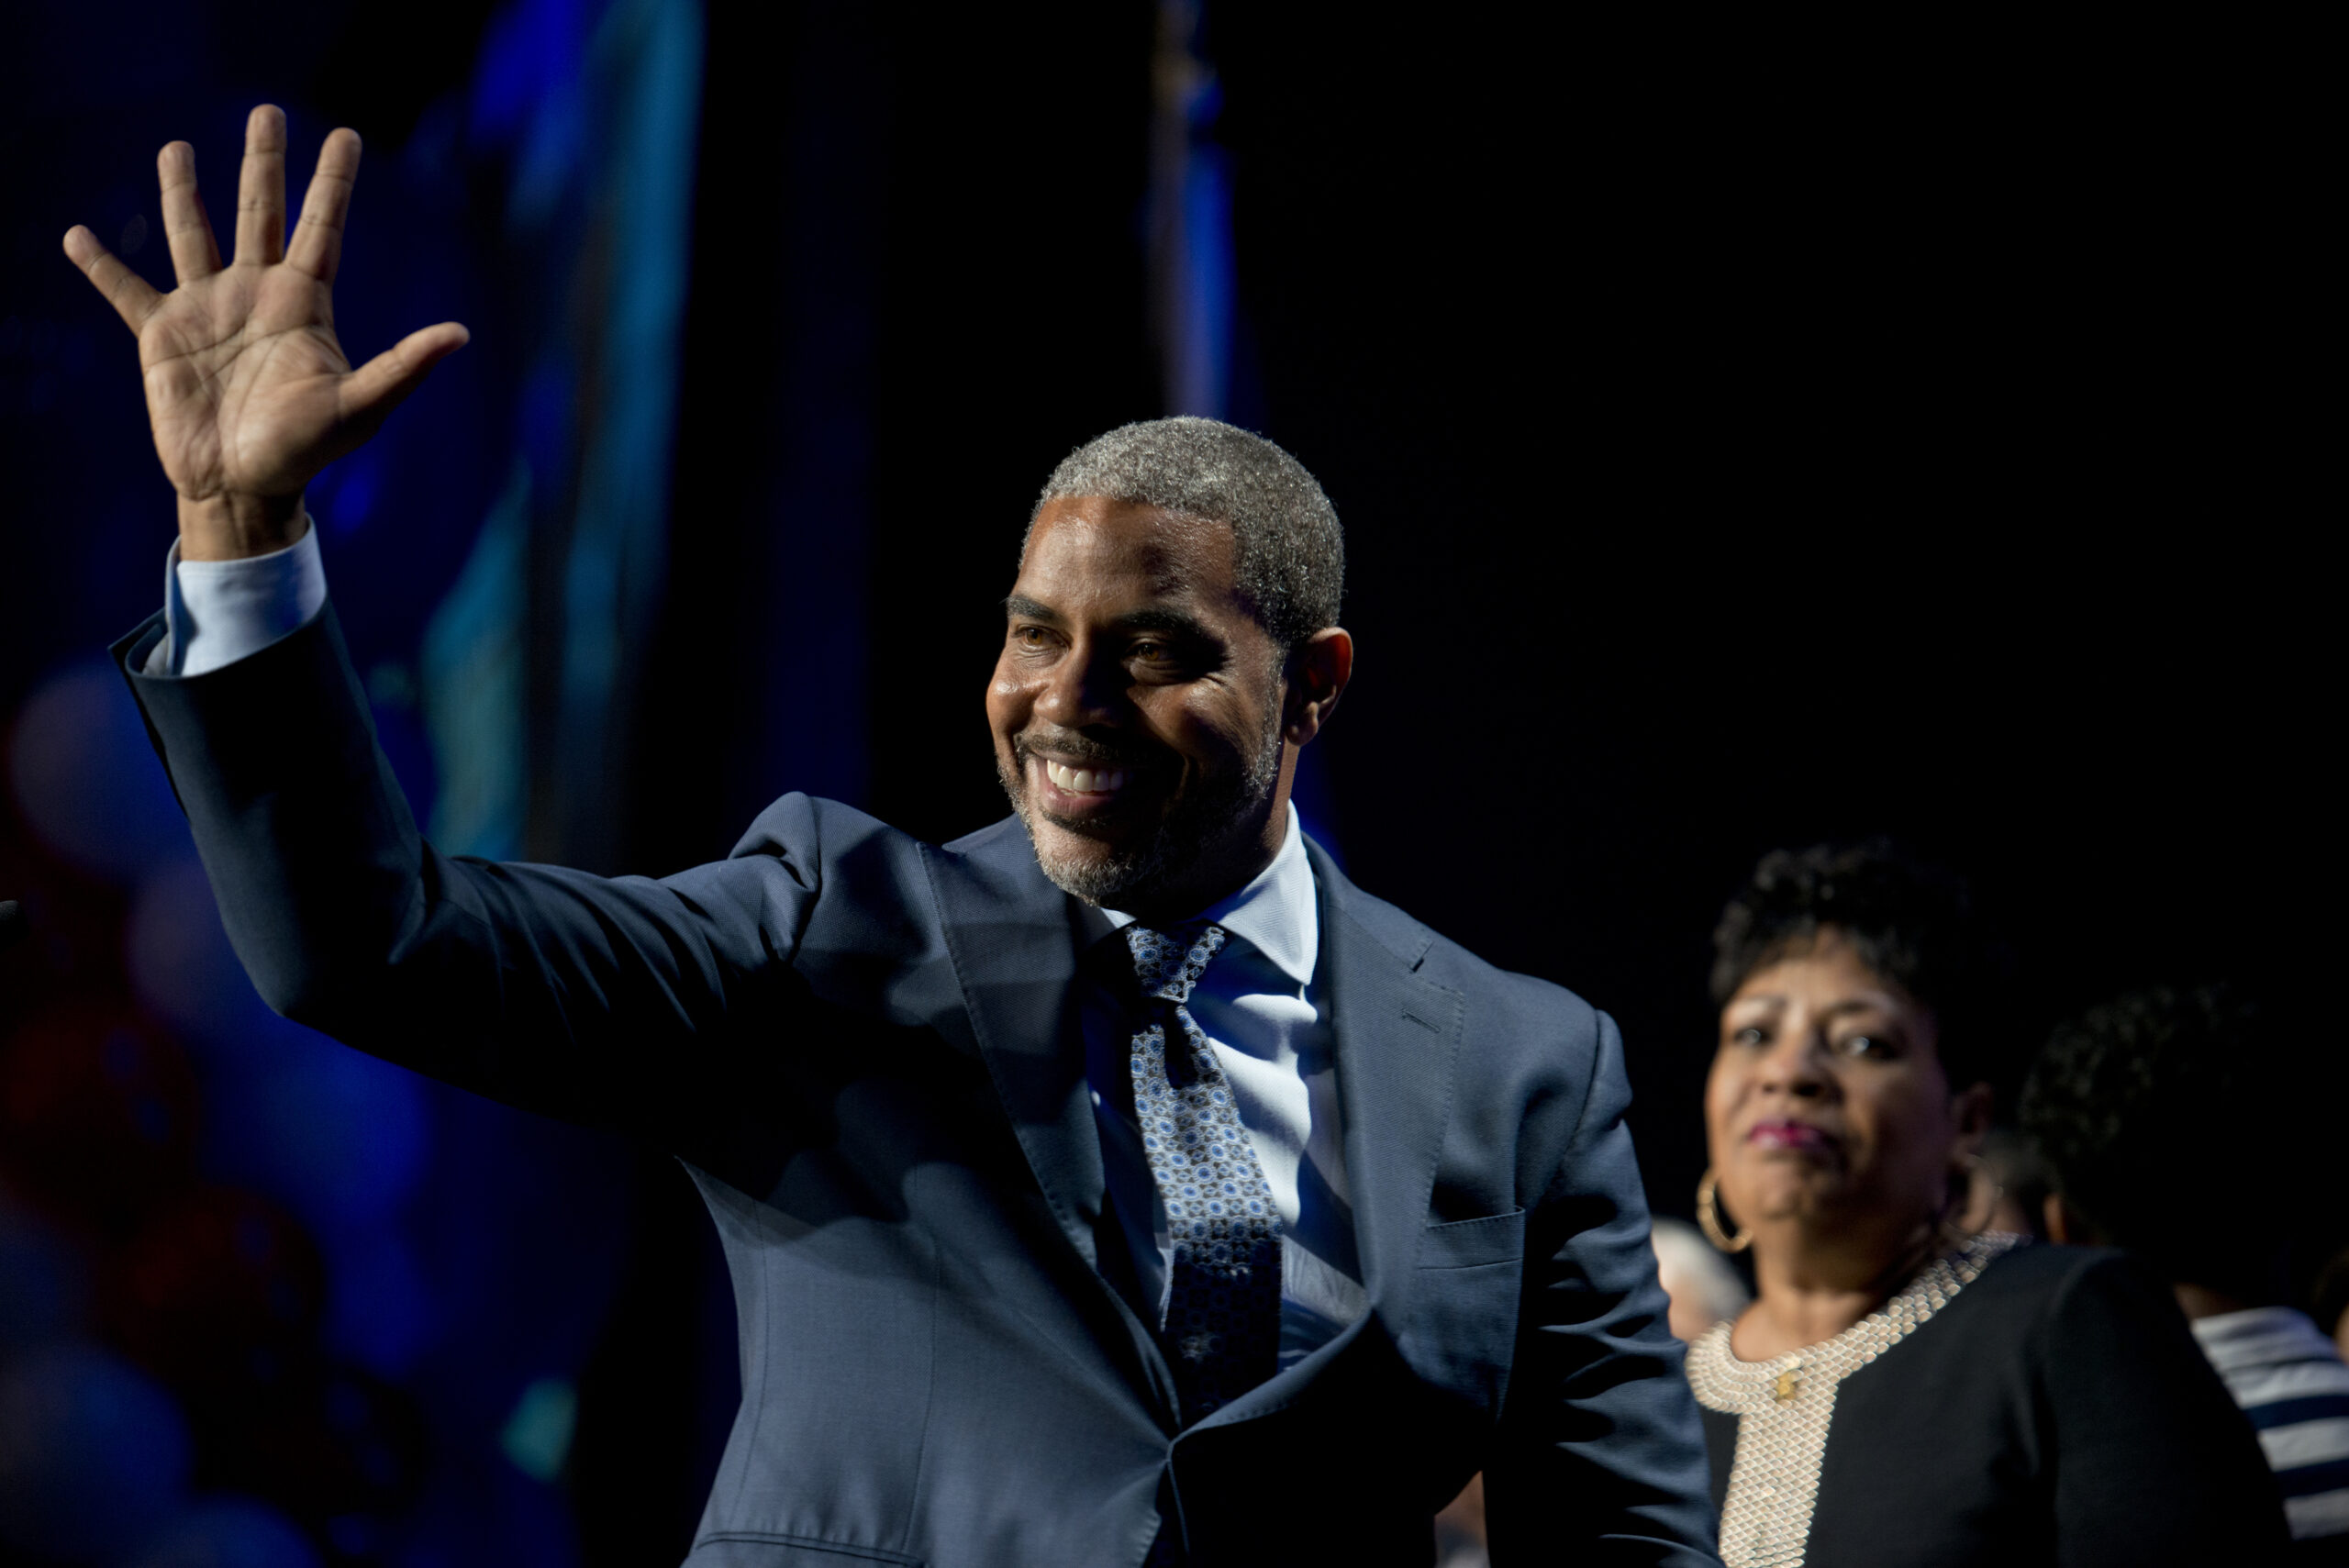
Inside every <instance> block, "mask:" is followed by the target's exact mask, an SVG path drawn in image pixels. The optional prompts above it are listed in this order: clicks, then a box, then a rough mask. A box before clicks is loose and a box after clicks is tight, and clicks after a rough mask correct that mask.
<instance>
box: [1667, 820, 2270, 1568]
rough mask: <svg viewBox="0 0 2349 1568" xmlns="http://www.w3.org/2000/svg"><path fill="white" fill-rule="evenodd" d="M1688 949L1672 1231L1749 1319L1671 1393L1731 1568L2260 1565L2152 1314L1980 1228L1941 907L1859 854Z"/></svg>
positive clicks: (1751, 895)
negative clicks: (1690, 1157) (1690, 1128)
mask: <svg viewBox="0 0 2349 1568" xmlns="http://www.w3.org/2000/svg"><path fill="white" fill-rule="evenodd" d="M1715 949H1716V953H1717V962H1716V963H1715V967H1714V971H1713V990H1714V1000H1715V1002H1716V1003H1717V1005H1718V1006H1719V1008H1720V1041H1719V1045H1718V1048H1717V1051H1716V1053H1715V1055H1714V1059H1713V1066H1712V1071H1711V1073H1710V1075H1709V1079H1708V1082H1707V1087H1706V1101H1705V1118H1706V1135H1707V1143H1708V1148H1709V1152H1710V1156H1711V1161H1712V1163H1711V1168H1710V1169H1709V1170H1708V1171H1707V1173H1706V1174H1705V1179H1704V1181H1703V1183H1702V1184H1700V1186H1699V1189H1698V1218H1699V1219H1700V1221H1701V1222H1702V1223H1703V1225H1704V1227H1705V1229H1706V1231H1707V1233H1708V1235H1709V1237H1710V1238H1711V1239H1712V1240H1713V1241H1714V1243H1715V1244H1716V1245H1717V1246H1720V1247H1722V1248H1724V1249H1726V1250H1728V1251H1751V1253H1752V1255H1753V1273H1754V1284H1755V1287H1756V1294H1755V1298H1754V1301H1753V1305H1752V1306H1751V1307H1747V1308H1746V1309H1745V1311H1744V1312H1743V1313H1742V1314H1740V1315H1739V1316H1738V1317H1737V1318H1735V1319H1734V1320H1733V1321H1731V1322H1729V1323H1724V1324H1722V1325H1720V1326H1719V1327H1717V1328H1715V1329H1710V1330H1709V1331H1708V1332H1706V1333H1705V1334H1703V1335H1700V1336H1699V1337H1698V1340H1696V1342H1695V1343H1694V1344H1693V1345H1692V1346H1691V1347H1690V1349H1689V1355H1688V1373H1689V1380H1690V1382H1691V1383H1692V1384H1693V1385H1695V1388H1696V1392H1697V1398H1698V1405H1699V1406H1700V1407H1702V1413H1703V1417H1704V1421H1705V1431H1706V1438H1707V1440H1708V1443H1709V1447H1710V1449H1711V1452H1712V1464H1713V1492H1714V1497H1715V1500H1716V1502H1717V1503H1719V1504H1720V1507H1721V1518H1720V1542H1721V1555H1722V1557H1723V1559H1724V1560H1725V1561H1726V1562H1728V1563H1729V1564H1730V1568H1747V1565H1751V1568H1763V1565H1776V1564H1794V1563H1802V1564H1806V1565H1808V1568H1840V1565H1842V1564H1851V1565H1854V1568H1887V1565H1896V1564H1934V1565H1944V1564H1945V1565H1950V1568H1956V1565H1959V1564H1976V1563H1981V1564H1991V1563H1995V1564H1998V1565H1999V1568H2019V1565H2021V1564H2041V1563H2045V1564H2061V1565H2064V1568H2088V1565H2099V1568H2102V1565H2106V1564H2110V1565H2111V1568H2121V1565H2123V1564H2127V1565H2129V1568H2145V1565H2147V1564H2159V1563H2180V1564H2184V1563H2195V1564H2214V1563H2227V1564H2249V1563H2259V1562H2269V1561H2272V1560H2274V1559H2276V1558H2277V1555H2278V1554H2279V1553H2280V1552H2281V1551H2282V1550H2283V1548H2284V1543H2285V1539H2286V1537H2285V1530H2284V1524H2283V1514H2282V1509H2281V1507H2280V1506H2279V1504H2278V1502H2277V1494H2276V1490H2275V1487H2274V1485H2273V1484H2272V1483H2271V1482H2270V1481H2269V1479H2268V1476H2267V1473H2266V1464H2265V1462H2263V1460H2262V1458H2261V1455H2260V1450H2259V1446H2258V1443H2257V1441H2256V1440H2254V1436H2253V1434H2252V1431H2251V1429H2250V1427H2249V1425H2248V1424H2247V1423H2246V1422H2244V1421H2243V1418H2242V1417H2241V1416H2240V1414H2239V1413H2237V1412H2236V1411H2235V1409H2234V1407H2233V1405H2232V1401H2231V1400H2229V1398H2228V1396H2227V1394H2226V1391H2225V1389H2224V1388H2222V1387H2221V1385H2220V1384H2219V1381H2218V1379H2217V1378H2216V1376H2215V1375H2214V1374H2213V1373H2211V1371H2210V1366H2209V1364H2208V1363H2207V1362H2205V1361H2204V1360H2203V1358H2202V1356H2201V1355H2200V1353H2199V1351H2197V1349H2196V1348H2195V1344H2194V1341H2193V1340H2192V1339H2191V1338H2190V1337H2189V1336H2188V1333H2187V1330H2186V1325H2185V1323H2184V1322H2183V1320H2182V1319H2181V1318H2180V1317H2179V1315H2178V1312H2177V1309H2176V1306H2175V1304H2174V1303H2173V1302H2172V1301H2171V1300H2170V1298H2169V1296H2168V1293H2167V1292H2166V1291H2165V1290H2164V1289H2162V1288H2161V1286H2160V1285H2159V1284H2158V1283H2157V1282H2155V1281H2154V1280H2152V1279H2150V1278H2148V1277H2147V1276H2145V1275H2144V1274H2143V1273H2141V1272H2140V1271H2139V1270H2138V1269H2137V1268H2136V1267H2135V1266H2134V1265H2132V1263H2130V1262H2128V1261H2127V1260H2126V1259H2125V1258H2124V1257H2123V1256H2121V1254H2119V1253H2115V1252H2110V1251H2096V1250H2090V1249H2085V1248H2073V1247H2054V1246H2031V1245H2025V1244H2023V1241H2022V1239H2021V1237H2018V1236H2015V1235H2011V1234H2008V1233H2002V1232H1996V1231H1989V1230H1987V1229H1984V1228H1983V1227H1984V1226H1985V1224H1986V1222H1987V1217H1988V1215H1989V1213H1990V1212H1991V1210H1992V1207H1993V1206H1994V1205H1995V1203H1996V1200H1997V1194H1996V1191H1995V1189H1994V1188H1992V1187H1991V1185H1990V1184H1988V1183H1987V1181H1983V1180H1977V1179H1976V1174H1975V1173H1976V1172H1977V1171H1978V1170H1979V1169H1980V1166H1981V1161H1980V1158H1979V1153H1978V1151H1979V1148H1980V1145H1981V1142H1982V1140H1983V1137H1984V1135H1985V1133H1986V1132H1987V1130H1988V1128H1989V1122H1990V1110H1991V1090H1990V1087H1989V1084H1988V1083H1987V1079H1988V1077H1989V1073H1987V1068H1986V1060H1987V1055H1988V1052H1989V1049H1990V1047H1991V1044H1992V1042H1993V1040H1994V1039H1995V1030H1996V1025H1995V1023H1994V1021H1993V1018H1992V1017H1991V1016H1989V1015H1990V1013H1991V1009H1989V1008H1988V1007H1987V1006H1986V1004H1987V1000H1988V997H1987V992H1988V970H1989V967H1990V966H1989V964H1988V962H1987V957H1986V953H1987V949H1986V945H1985V943H1984V942H1983V941H1982V940H1981V939H1980V936H1979V934H1978V931H1977V929H1976V924H1975V922H1974V920H1973V918H1972V917H1971V913H1970V910H1969V908H1968V906H1967V900H1966V897H1965V889H1964V888H1963V887H1962V885H1960V884H1958V883H1957V882H1956V881H1955V880H1954V878H1951V877H1949V876H1948V875H1946V874H1944V873H1940V872H1938V871H1936V870H1934V869H1933V868H1931V867H1928V866H1925V865H1923V864H1920V862H1915V861H1913V860H1911V859H1909V858H1908V857H1906V856H1904V855H1902V854H1900V853H1899V852H1898V851H1895V850H1893V849H1892V848H1891V847H1889V846H1888V845H1886V844H1883V843H1881V842H1878V843H1872V844H1865V845H1860V846H1857V847H1845V848H1831V847H1821V848H1817V849H1811V850H1805V851H1777V852H1775V853H1773V854H1770V855H1768V856H1765V858H1764V859H1763V861H1762V862H1761V864H1760V865H1759V866H1758V867H1757V868H1756V869H1755V871H1754V873H1753V878H1752V880H1751V882H1750V883H1749V884H1748V885H1747V886H1746V887H1745V889H1744V890H1743V891H1742V892H1741V893H1740V894H1738V895H1737V896H1736V897H1735V898H1733V899H1731V902H1730V905H1729V907H1728V909H1727V911H1726V912H1725V913H1724V914H1723V916H1722V918H1721V923H1720V929H1719V930H1718V931H1717V932H1716V934H1715Z"/></svg>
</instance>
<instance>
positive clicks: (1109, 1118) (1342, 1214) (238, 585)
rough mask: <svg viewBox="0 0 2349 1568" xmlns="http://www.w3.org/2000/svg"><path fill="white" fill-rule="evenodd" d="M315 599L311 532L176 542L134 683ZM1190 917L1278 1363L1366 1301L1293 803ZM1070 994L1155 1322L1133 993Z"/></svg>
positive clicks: (1152, 1230)
mask: <svg viewBox="0 0 2349 1568" xmlns="http://www.w3.org/2000/svg"><path fill="white" fill-rule="evenodd" d="M326 602H327V580H326V569H325V566H324V564H323V562H321V560H320V558H319V554H318V536H317V529H316V528H307V529H306V530H305V531H304V533H303V535H302V537H301V538H300V539H297V540H295V542H294V543H293V544H291V545H289V546H287V547H286V548H285V549H284V550H276V551H273V552H272V553H271V554H268V555H256V556H250V557H248V558H246V559H245V560H242V561H182V560H181V559H180V555H179V546H178V545H177V544H176V543H174V544H173V546H172V549H171V553H170V555H169V556H168V557H167V558H166V565H165V570H164V580H163V620H164V628H165V629H164V636H163V639H162V640H161V642H159V643H157V644H156V646H155V650H154V651H153V652H152V653H150V654H149V655H148V659H147V664H146V668H145V673H147V674H150V675H201V674H205V673H208V672H210V671H213V670H217V669H219V668H221V667H222V666H224V665H228V664H233V663H235V662H237V661H238V660H239V659H243V658H246V657H249V656H250V655H251V654H254V653H258V652H260V651H262V649H264V648H267V647H268V646H269V645H270V644H272V643H273V642H275V641H277V640H278V639H280V638H283V637H285V636H288V635H289V634H291V633H293V632H295V631H297V630H299V629H300V628H302V627H304V626H306V625H307V624H309V622H310V620H311V619H312V617H316V616H317V613H318V611H319V610H320V609H322V608H323V607H325V605H326ZM1202 917H1203V918H1205V919H1208V920H1212V921H1214V922H1215V923H1216V924H1218V925H1219V926H1221V927H1222V928H1223V929H1224V930H1225V931H1227V932H1228V933H1230V940H1229V941H1228V942H1226V943H1225V945H1224V947H1223V949H1222V951H1219V953H1217V954H1216V957H1215V961H1214V962H1211V963H1209V964H1208V970H1207V973H1206V974H1205V975H1204V976H1203V977H1202V978H1201V979H1200V981H1199V983H1198V985H1197V988H1196V989H1195V990H1193V992H1192V993H1191V1000H1190V1010H1191V1016H1192V1017H1193V1018H1195V1019H1197V1022H1198V1025H1199V1028H1200V1029H1201V1030H1202V1031H1203V1032H1205V1034H1206V1035H1207V1037H1208V1045H1209V1046H1210V1047H1211V1048H1212V1049H1213V1050H1214V1051H1215V1054H1216V1060H1217V1061H1218V1062H1219V1063H1220V1064H1221V1065H1222V1067H1223V1072H1224V1076H1225V1077H1226V1078H1227V1079H1229V1080H1230V1084H1231V1090H1232V1094H1233V1096H1234V1097H1235V1098H1236V1099H1237V1100H1238V1102H1239V1110H1240V1119H1241V1123H1242V1125H1244V1126H1245V1127H1246V1128H1247V1129H1248V1136H1249V1140H1250V1142H1252V1144H1254V1145H1255V1149H1256V1158H1257V1160H1258V1162H1260V1163H1261V1164H1262V1165H1263V1166H1264V1178H1265V1180H1266V1181H1267V1182H1268V1183H1269V1184H1271V1186H1272V1190H1273V1206H1274V1207H1275V1209H1277V1210H1278V1211H1279V1214H1280V1218H1281V1341H1280V1343H1281V1350H1280V1358H1281V1364H1282V1365H1283V1366H1285V1367H1286V1366H1287V1365H1289V1364H1291V1363H1293V1362H1297V1361H1298V1360H1300V1359H1302V1358H1303V1357H1304V1356H1306V1355H1308V1354H1310V1353H1311V1352H1312V1351H1314V1350H1315V1349H1316V1348H1317V1347H1319V1346H1320V1345H1321V1344H1323V1343H1325V1342H1326V1341H1328V1340H1330V1339H1331V1338H1332V1337H1333V1336H1335V1335H1336V1334H1337V1332H1338V1331H1339V1330H1340V1329H1343V1328H1344V1327H1345V1326H1346V1325H1347V1324H1349V1323H1352V1322H1353V1320H1354V1319H1355V1318H1359V1317H1361V1316H1362V1314H1363V1312H1364V1309H1365V1306H1366V1302H1365V1298H1364V1292H1363V1286H1362V1265H1361V1262H1359V1260H1358V1258H1357V1256H1356V1253H1355V1251H1354V1228H1353V1207H1352V1206H1351V1204H1350V1203H1349V1201H1348V1199H1347V1196H1346V1165H1345V1156H1344V1152H1343V1151H1344V1143H1343V1140H1342V1137H1341V1125H1340V1121H1339V1106H1338V1081H1337V1076H1336V1073H1335V1070H1334V1063H1333V1062H1332V1059H1331V1045H1332V1036H1331V1034H1330V1006H1329V997H1328V996H1327V995H1323V994H1322V993H1321V991H1320V988H1319V987H1317V986H1316V985H1315V984H1313V970H1314V964H1315V962H1316V961H1317V959H1318V958H1319V953H1320V947H1321V922H1320V913H1319V900H1318V899H1317V897H1316V895H1315V886H1314V881H1313V866H1312V862H1309V861H1308V860H1307V859H1306V855H1305V833H1304V829H1303V828H1301V827H1299V825H1298V823H1297V808H1296V807H1295V806H1290V807H1289V811H1288V828H1287V831H1286V833H1285V834H1283V835H1282V839H1281V847H1280V851H1279V852H1278V853H1277V854H1275V856H1274V857H1273V863H1272V864H1270V865H1268V866H1266V867H1265V868H1264V871H1263V872H1262V873H1259V874H1258V876H1257V877H1256V879H1255V880H1254V881H1253V882H1251V883H1250V884H1248V885H1247V886H1245V887H1243V888H1241V890H1240V891H1239V892H1237V893H1235V894H1233V895H1230V897H1228V898H1226V899H1224V900H1223V901H1222V902H1221V903H1219V904H1217V905H1215V906H1213V907H1211V908H1208V909H1207V910H1205V911H1202ZM1132 921H1133V917H1132V916H1130V915H1127V914H1122V913H1120V912H1119V911H1117V910H1114V909H1090V908H1088V909H1086V910H1085V930H1086V931H1087V932H1088V933H1089V934H1090V935H1091V936H1092V937H1093V938H1094V939H1095V940H1097V941H1107V940H1111V938H1112V934H1113V933H1114V932H1116V931H1117V930H1119V929H1122V928H1123V927H1125V926H1128V925H1130V924H1131V923H1132ZM1122 947H1123V944H1122V942H1120V943H1119V949H1120V950H1122ZM1078 984H1079V986H1080V987H1081V988H1082V994H1081V995H1080V996H1079V999H1078V1000H1079V1006H1080V1007H1081V1009H1082V1012H1081V1016H1082V1018H1083V1020H1084V1029H1085V1077H1086V1080H1087V1082H1088V1083H1089V1084H1090V1085H1091V1091H1092V1099H1093V1107H1094V1119H1095V1121H1096V1123H1097V1126H1098V1127H1099V1129H1100V1133H1101V1155H1102V1166H1103V1172H1104V1177H1105V1180H1106V1182H1107V1184H1108V1196H1109V1201H1110V1203H1111V1204H1112V1205H1113V1206H1114V1207H1115V1209H1116V1211H1117V1215H1118V1220H1119V1226H1120V1227H1121V1228H1122V1229H1123V1230H1124V1233H1125V1236H1126V1241H1127V1245H1128V1247H1129V1248H1130V1251H1131V1252H1132V1255H1133V1263H1134V1273H1135V1277H1136V1280H1137V1282H1138V1284H1139V1286H1140V1294H1141V1301H1140V1302H1138V1303H1137V1305H1138V1306H1141V1307H1145V1308H1148V1309H1153V1310H1154V1314H1155V1321H1156V1322H1157V1323H1158V1324H1159V1325H1160V1326H1163V1324H1164V1322H1165V1313H1166V1292H1167V1287H1168V1284H1169V1277H1170V1274H1171V1273H1172V1264H1173V1262H1174V1248H1173V1245H1172V1243H1171V1242H1170V1240H1168V1237H1167V1231H1166V1208H1165V1206H1164V1205H1163V1203H1162V1202H1160V1200H1159V1195H1158V1185H1157V1183H1156V1182H1155V1181H1154V1180H1153V1179H1152V1176H1151V1173H1150V1163H1149V1161H1148V1160H1147V1159H1146V1158H1144V1156H1143V1153H1142V1148H1141V1131H1140V1129H1139V1128H1138V1126H1137V1125H1136V1122H1135V1119H1134V1109H1133V1080H1132V1074H1131V1069H1130V1066H1129V1064H1128V1062H1129V1057H1130V1049H1129V1048H1130V1043H1131V1040H1132V1038H1133V1029H1134V1023H1135V1020H1134V1018H1133V1017H1132V1016H1131V1014H1130V1012H1129V1010H1128V1006H1127V1003H1126V1001H1125V999H1124V998H1125V996H1126V995H1129V994H1130V992H1127V991H1121V990H1119V989H1118V988H1117V987H1115V986H1113V985H1111V984H1109V983H1108V982H1107V981H1106V980H1104V979H1103V978H1101V977H1099V976H1098V975H1097V973H1095V972H1094V971H1093V970H1091V969H1090V968H1089V967H1088V968H1081V969H1080V971H1079V980H1078Z"/></svg>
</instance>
